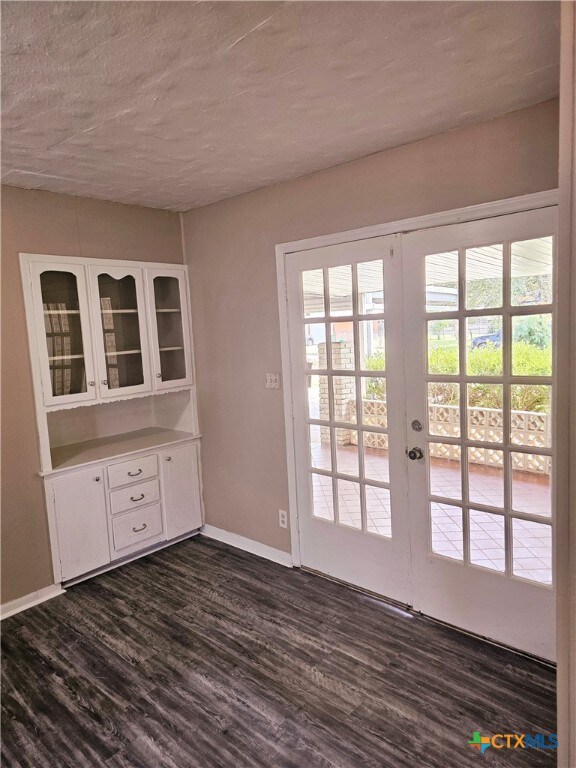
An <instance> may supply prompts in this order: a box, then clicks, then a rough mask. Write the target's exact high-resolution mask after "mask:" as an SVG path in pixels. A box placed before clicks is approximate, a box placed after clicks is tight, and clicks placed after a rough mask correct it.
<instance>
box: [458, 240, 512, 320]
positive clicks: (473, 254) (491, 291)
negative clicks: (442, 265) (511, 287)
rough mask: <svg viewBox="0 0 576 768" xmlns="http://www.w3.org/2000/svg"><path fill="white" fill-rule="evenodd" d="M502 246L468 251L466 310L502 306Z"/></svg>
mask: <svg viewBox="0 0 576 768" xmlns="http://www.w3.org/2000/svg"><path fill="white" fill-rule="evenodd" d="M502 266H503V259H502V246H501V245H487V246H484V247H482V248H468V249H467V250H466V308H467V309H487V308H489V307H501V306H502Z"/></svg>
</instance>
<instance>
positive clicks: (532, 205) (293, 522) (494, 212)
mask: <svg viewBox="0 0 576 768" xmlns="http://www.w3.org/2000/svg"><path fill="white" fill-rule="evenodd" d="M555 205H558V190H557V189H552V190H547V191H545V192H536V193H534V194H531V195H523V196H521V197H512V198H507V199H505V200H497V201H495V202H491V203H482V204H480V205H473V206H469V207H466V208H456V209H454V210H452V211H443V212H441V213H432V214H427V215H425V216H416V217H413V218H410V219H401V220H398V221H392V222H388V223H385V224H376V225H374V226H371V227H362V228H361V229H353V230H347V231H345V232H337V233H334V234H330V235H321V236H319V237H311V238H306V239H304V240H295V241H293V242H288V243H280V244H278V245H277V246H276V273H277V286H278V309H279V315H280V345H281V347H280V348H281V355H282V386H283V390H284V393H283V394H284V424H285V431H286V453H287V462H288V467H287V469H288V504H289V515H290V537H291V545H292V562H293V564H294V565H295V566H300V565H301V562H302V561H301V556H300V535H299V524H298V503H297V498H298V496H297V483H296V458H295V448H296V447H295V440H294V429H293V418H294V406H293V403H294V393H293V388H292V360H291V354H290V325H289V315H288V288H287V281H286V264H287V260H288V259H289V258H290V254H292V253H297V252H299V251H307V250H310V249H312V248H320V247H322V246H326V245H337V244H339V243H349V242H352V241H354V240H366V239H368V238H372V237H381V236H382V235H396V234H401V233H406V232H414V231H415V230H419V229H431V228H433V227H441V226H446V225H448V224H460V223H462V222H466V221H477V220H479V219H488V218H492V217H494V216H502V215H505V214H507V213H519V212H521V211H530V210H535V209H537V208H548V207H550V206H555ZM558 512H560V514H561V513H562V511H561V510H557V513H558ZM556 519H557V518H556Z"/></svg>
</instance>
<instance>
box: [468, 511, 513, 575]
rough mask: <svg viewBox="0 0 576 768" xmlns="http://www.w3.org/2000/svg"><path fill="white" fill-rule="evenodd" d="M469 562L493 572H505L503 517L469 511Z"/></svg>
mask: <svg viewBox="0 0 576 768" xmlns="http://www.w3.org/2000/svg"><path fill="white" fill-rule="evenodd" d="M470 562H471V563H474V565H481V566H482V567H483V568H490V569H491V570H493V571H501V572H503V571H505V570H506V551H505V546H504V516H503V515H492V514H490V513H489V512H480V510H477V509H471V510H470Z"/></svg>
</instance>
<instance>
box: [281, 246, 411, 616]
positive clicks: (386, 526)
mask: <svg viewBox="0 0 576 768" xmlns="http://www.w3.org/2000/svg"><path fill="white" fill-rule="evenodd" d="M397 240H398V238H397V237H395V236H393V237H380V238H374V239H371V240H362V241H359V242H356V243H351V244H345V245H335V246H332V247H328V248H318V249H316V250H311V251H305V252H300V253H295V254H293V255H291V256H290V261H289V267H288V271H287V286H288V300H289V312H290V327H291V360H292V376H293V382H292V392H293V409H294V415H295V418H294V430H295V435H294V436H295V441H296V446H297V450H296V453H297V457H298V460H297V470H296V471H297V488H298V513H299V515H298V518H299V530H300V548H301V558H302V563H303V564H304V565H306V566H308V567H309V568H313V569H315V570H318V571H321V572H323V573H326V574H329V575H331V576H334V577H336V578H339V579H342V580H344V581H347V582H350V583H351V584H356V585H358V586H361V587H363V588H364V589H368V590H371V591H373V592H378V593H383V594H386V595H387V596H388V597H390V598H392V599H394V600H398V601H400V602H402V603H409V602H410V595H411V588H410V558H409V543H410V542H409V530H408V514H407V488H406V462H405V460H404V453H403V451H404V448H403V446H404V441H405V427H404V423H405V419H404V394H403V386H404V375H403V356H402V345H401V336H402V295H401V291H400V290H399V287H400V285H401V281H402V276H401V264H400V256H399V254H398V253H397V252H394V246H395V244H397ZM396 248H397V245H396ZM394 446H395V447H396V450H393V449H390V448H393V447H394Z"/></svg>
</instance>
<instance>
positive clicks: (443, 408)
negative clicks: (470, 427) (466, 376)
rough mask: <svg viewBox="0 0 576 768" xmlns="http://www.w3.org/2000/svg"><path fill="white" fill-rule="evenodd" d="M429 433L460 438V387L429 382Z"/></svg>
mask: <svg viewBox="0 0 576 768" xmlns="http://www.w3.org/2000/svg"><path fill="white" fill-rule="evenodd" d="M428 432H429V434H431V435H441V436H447V437H460V385H459V384H447V383H444V382H440V381H430V382H428Z"/></svg>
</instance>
